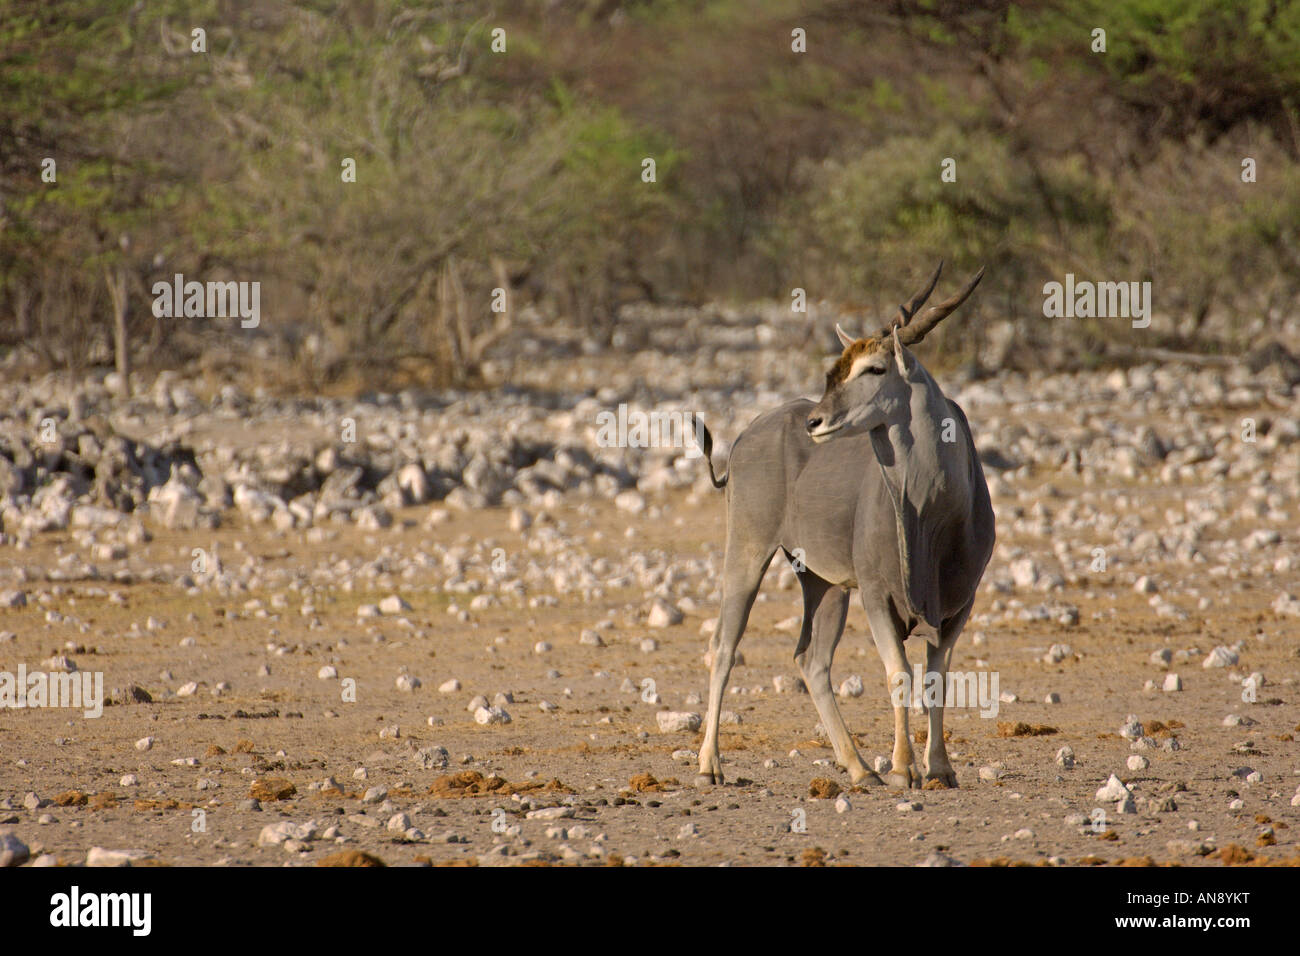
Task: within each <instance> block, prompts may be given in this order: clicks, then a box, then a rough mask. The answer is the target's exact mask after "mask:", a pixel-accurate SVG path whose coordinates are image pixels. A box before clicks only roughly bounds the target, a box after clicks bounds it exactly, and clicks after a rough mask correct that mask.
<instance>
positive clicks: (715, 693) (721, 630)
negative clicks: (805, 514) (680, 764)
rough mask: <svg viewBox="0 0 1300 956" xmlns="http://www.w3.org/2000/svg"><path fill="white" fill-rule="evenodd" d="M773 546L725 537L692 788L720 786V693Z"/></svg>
mask: <svg viewBox="0 0 1300 956" xmlns="http://www.w3.org/2000/svg"><path fill="white" fill-rule="evenodd" d="M775 553H776V546H775V545H773V546H772V548H771V550H769V551H767V552H766V553H763V552H762V551H756V550H753V549H752V548H742V547H740V546H737V545H735V543H734V539H733V538H732V537H731V536H730V535H728V539H727V557H726V560H725V563H724V565H723V572H722V610H721V612H720V613H719V614H718V625H717V627H716V628H715V629H714V631H713V637H712V639H711V640H710V641H709V650H710V652H711V653H712V656H713V661H712V664H711V665H710V670H709V711H708V714H707V717H706V720H705V724H704V743H703V744H701V745H700V772H699V774H698V775H697V776H696V778H695V783H696V786H708V785H709V784H715V783H722V758H721V757H719V755H718V722H719V720H721V717H722V692H723V691H724V690H726V687H727V679H728V678H729V677H730V676H731V666H732V664H733V663H734V662H735V659H736V647H737V645H739V644H740V637H741V635H742V634H744V633H745V625H746V624H748V623H749V611H750V608H752V607H753V606H754V597H755V595H757V594H758V588H759V585H760V584H762V582H763V575H764V574H765V573H766V572H767V566H768V564H770V563H771V561H772V555H774V554H775Z"/></svg>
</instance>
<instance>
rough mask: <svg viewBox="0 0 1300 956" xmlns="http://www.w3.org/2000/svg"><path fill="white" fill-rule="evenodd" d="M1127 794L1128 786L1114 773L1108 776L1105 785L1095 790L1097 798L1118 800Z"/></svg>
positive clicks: (1099, 799)
mask: <svg viewBox="0 0 1300 956" xmlns="http://www.w3.org/2000/svg"><path fill="white" fill-rule="evenodd" d="M1128 795H1129V793H1128V787H1126V786H1124V781H1122V780H1120V778H1119V777H1117V776H1115V775H1114V774H1111V775H1110V778H1109V779H1108V780H1107V781H1106V784H1105V786H1103V787H1102V788H1101V789H1100V790H1098V791H1097V800H1098V801H1112V800H1120V799H1123V798H1124V797H1127V796H1128Z"/></svg>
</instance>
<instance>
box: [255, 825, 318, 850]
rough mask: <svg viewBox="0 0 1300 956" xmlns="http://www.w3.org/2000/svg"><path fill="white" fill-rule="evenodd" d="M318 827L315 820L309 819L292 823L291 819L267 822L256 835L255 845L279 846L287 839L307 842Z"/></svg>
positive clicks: (314, 835) (313, 837)
mask: <svg viewBox="0 0 1300 956" xmlns="http://www.w3.org/2000/svg"><path fill="white" fill-rule="evenodd" d="M318 829H319V827H318V825H317V823H316V821H315V820H309V821H307V822H306V823H294V822H293V821H292V820H281V821H280V822H279V823H268V824H267V825H266V826H264V827H262V832H261V833H259V834H258V835H257V845H258V846H279V845H281V844H283V843H285V842H287V841H289V840H296V841H298V842H299V843H307V842H308V841H310V840H313V839H315V837H316V833H317V830H318Z"/></svg>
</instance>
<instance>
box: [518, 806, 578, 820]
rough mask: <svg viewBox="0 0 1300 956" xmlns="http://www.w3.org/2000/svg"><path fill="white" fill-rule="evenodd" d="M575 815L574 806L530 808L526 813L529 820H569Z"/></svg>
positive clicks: (525, 816) (525, 815)
mask: <svg viewBox="0 0 1300 956" xmlns="http://www.w3.org/2000/svg"><path fill="white" fill-rule="evenodd" d="M571 816H573V807H544V808H542V809H540V810H529V811H528V812H527V813H525V814H524V818H525V819H528V820H548V821H549V820H567V819H568V818H569V817H571Z"/></svg>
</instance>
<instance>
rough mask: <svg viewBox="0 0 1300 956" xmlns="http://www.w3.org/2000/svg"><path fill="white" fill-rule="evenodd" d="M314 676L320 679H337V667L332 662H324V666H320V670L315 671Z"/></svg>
mask: <svg viewBox="0 0 1300 956" xmlns="http://www.w3.org/2000/svg"><path fill="white" fill-rule="evenodd" d="M316 676H317V677H318V678H320V679H321V680H337V679H338V676H339V669H338V668H337V667H335V666H334V665H333V664H326V665H325V666H324V667H322V668H321V669H320V670H318V671H317V672H316Z"/></svg>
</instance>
